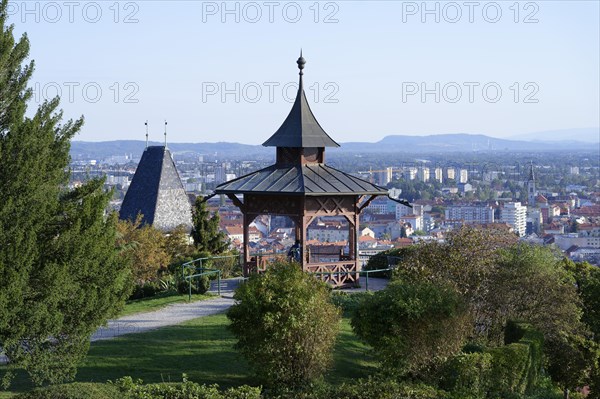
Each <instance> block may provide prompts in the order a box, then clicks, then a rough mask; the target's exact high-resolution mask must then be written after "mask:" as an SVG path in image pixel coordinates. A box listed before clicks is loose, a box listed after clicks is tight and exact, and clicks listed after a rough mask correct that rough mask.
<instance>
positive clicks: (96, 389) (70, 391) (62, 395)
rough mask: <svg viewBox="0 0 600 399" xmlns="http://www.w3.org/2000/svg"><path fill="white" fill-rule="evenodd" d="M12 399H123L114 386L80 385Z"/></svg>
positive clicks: (22, 395)
mask: <svg viewBox="0 0 600 399" xmlns="http://www.w3.org/2000/svg"><path fill="white" fill-rule="evenodd" d="M14 399H123V394H122V393H121V391H120V390H119V388H117V387H116V386H114V385H111V384H98V383H81V382H75V383H72V384H61V385H52V386H49V387H47V388H36V389H34V390H33V391H31V392H26V393H21V394H19V395H16V396H15V397H14Z"/></svg>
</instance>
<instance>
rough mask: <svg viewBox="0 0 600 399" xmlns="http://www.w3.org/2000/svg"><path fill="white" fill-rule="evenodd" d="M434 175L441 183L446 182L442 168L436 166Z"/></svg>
mask: <svg viewBox="0 0 600 399" xmlns="http://www.w3.org/2000/svg"><path fill="white" fill-rule="evenodd" d="M433 175H434V177H435V180H437V181H438V182H440V183H443V182H444V180H443V179H444V177H443V175H442V168H435V169H434V171H433Z"/></svg>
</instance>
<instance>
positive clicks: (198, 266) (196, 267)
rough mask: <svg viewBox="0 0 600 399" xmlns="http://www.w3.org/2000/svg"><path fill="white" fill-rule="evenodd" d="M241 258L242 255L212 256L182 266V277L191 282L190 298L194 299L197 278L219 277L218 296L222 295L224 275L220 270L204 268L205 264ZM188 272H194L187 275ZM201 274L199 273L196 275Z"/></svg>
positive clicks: (189, 287) (189, 288)
mask: <svg viewBox="0 0 600 399" xmlns="http://www.w3.org/2000/svg"><path fill="white" fill-rule="evenodd" d="M231 258H240V255H225V256H210V257H204V258H198V259H194V260H191V261H189V262H186V263H184V264H182V265H181V277H182V278H183V279H184V280H187V281H189V286H188V297H189V299H190V300H191V299H192V280H193V279H194V278H197V277H202V276H211V275H214V274H216V275H217V294H218V295H219V296H220V295H221V274H222V273H223V272H222V271H221V270H220V269H211V268H208V267H204V266H203V262H205V261H208V260H213V259H231ZM186 270H193V272H192V274H187V275H186ZM196 272H199V273H196Z"/></svg>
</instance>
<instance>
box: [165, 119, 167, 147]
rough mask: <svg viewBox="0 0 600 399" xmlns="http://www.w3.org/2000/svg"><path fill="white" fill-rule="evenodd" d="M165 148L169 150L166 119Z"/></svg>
mask: <svg viewBox="0 0 600 399" xmlns="http://www.w3.org/2000/svg"><path fill="white" fill-rule="evenodd" d="M165 148H167V120H166V119H165Z"/></svg>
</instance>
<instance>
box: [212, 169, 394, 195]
mask: <svg viewBox="0 0 600 399" xmlns="http://www.w3.org/2000/svg"><path fill="white" fill-rule="evenodd" d="M216 193H217V194H279V195H304V196H321V195H386V194H387V190H386V189H385V188H383V187H379V186H377V185H375V184H372V183H370V182H368V181H366V180H363V179H360V178H358V177H355V176H352V175H350V174H347V173H344V172H342V171H339V170H337V169H334V168H332V167H329V166H327V165H325V164H319V163H317V164H305V165H272V166H269V167H267V168H264V169H261V170H258V171H256V172H254V173H250V174H248V175H245V176H242V177H239V178H237V179H235V180H231V181H228V182H226V183H223V184H221V185H220V186H219V187H217V190H216Z"/></svg>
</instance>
